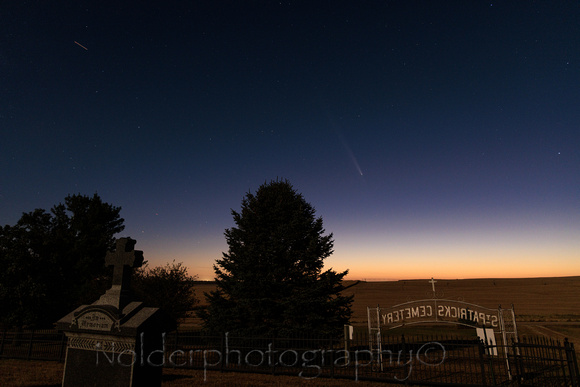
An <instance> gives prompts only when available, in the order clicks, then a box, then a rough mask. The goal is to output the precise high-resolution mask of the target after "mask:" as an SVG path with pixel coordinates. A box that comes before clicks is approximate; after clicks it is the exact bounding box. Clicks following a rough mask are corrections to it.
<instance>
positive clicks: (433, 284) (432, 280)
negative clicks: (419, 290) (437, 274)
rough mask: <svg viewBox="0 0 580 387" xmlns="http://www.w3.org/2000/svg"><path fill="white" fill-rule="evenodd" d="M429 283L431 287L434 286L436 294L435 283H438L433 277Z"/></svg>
mask: <svg viewBox="0 0 580 387" xmlns="http://www.w3.org/2000/svg"><path fill="white" fill-rule="evenodd" d="M428 282H429V283H430V284H431V286H433V293H435V282H437V281H435V280H434V279H433V277H431V281H428Z"/></svg>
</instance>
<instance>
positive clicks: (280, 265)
mask: <svg viewBox="0 0 580 387" xmlns="http://www.w3.org/2000/svg"><path fill="white" fill-rule="evenodd" d="M232 215H233V218H234V222H235V224H236V227H232V228H230V229H227V230H226V231H225V237H226V241H227V243H228V245H229V250H228V252H227V253H223V257H222V259H219V260H217V261H216V264H215V265H214V270H215V273H216V281H217V289H216V291H213V292H211V293H210V294H206V297H207V299H208V301H209V305H208V306H207V308H206V309H204V310H202V312H201V313H200V316H201V317H202V318H203V319H204V321H205V326H206V327H207V328H208V329H209V330H212V331H217V332H232V333H237V334H245V335H268V336H276V335H277V336H284V335H288V334H294V333H297V332H311V333H318V334H320V333H339V332H342V329H343V325H344V324H345V323H347V322H348V321H349V318H350V315H351V310H350V305H351V303H352V296H351V297H346V296H343V295H341V294H340V292H341V291H342V290H343V289H344V287H343V285H342V279H343V277H344V276H345V275H346V274H347V272H348V271H344V272H342V273H337V272H335V271H333V270H332V269H330V270H326V271H324V272H323V271H322V269H323V265H324V259H326V258H327V257H329V256H330V255H331V254H332V252H333V250H332V248H333V243H334V242H333V240H332V234H329V235H323V233H324V231H325V230H324V229H323V226H322V218H316V217H315V210H314V208H313V207H312V206H311V205H310V204H309V203H307V202H306V201H305V200H304V198H303V197H302V195H301V194H299V193H297V192H296V191H295V190H294V189H293V187H292V186H291V185H290V183H289V182H288V181H272V182H270V183H269V184H264V185H262V186H261V187H260V188H259V189H258V191H257V192H256V194H255V195H254V194H252V193H248V194H246V196H245V198H244V199H243V201H242V209H241V212H239V213H238V212H236V211H234V210H232Z"/></svg>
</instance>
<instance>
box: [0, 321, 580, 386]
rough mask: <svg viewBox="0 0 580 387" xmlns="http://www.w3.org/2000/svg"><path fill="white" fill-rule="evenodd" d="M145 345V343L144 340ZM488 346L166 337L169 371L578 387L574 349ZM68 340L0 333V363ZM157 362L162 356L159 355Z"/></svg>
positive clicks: (58, 349) (473, 342)
mask: <svg viewBox="0 0 580 387" xmlns="http://www.w3.org/2000/svg"><path fill="white" fill-rule="evenodd" d="M144 337H145V339H147V336H144ZM499 339H500V340H498V342H497V344H494V345H485V344H484V343H483V342H482V341H481V340H479V339H478V338H477V337H472V338H470V337H467V338H466V337H456V336H442V335H438V336H404V335H402V336H401V335H397V336H394V335H392V336H389V335H384V336H382V337H369V335H368V334H367V333H366V332H360V333H357V334H355V335H354V336H353V338H352V339H345V338H336V337H319V336H308V335H302V336H296V337H290V338H256V337H251V338H249V337H237V336H234V335H230V334H228V333H225V334H222V335H214V336H212V335H207V334H204V333H203V332H200V331H176V332H170V333H167V334H164V337H163V342H164V346H163V350H162V355H163V356H157V357H155V358H154V362H155V364H159V365H160V366H164V367H177V368H193V369H203V370H220V371H232V372H251V373H268V374H274V375H295V376H298V377H301V378H304V379H308V378H319V377H326V378H349V379H354V380H374V381H384V382H401V383H403V382H408V383H412V384H418V385H458V384H460V385H472V386H483V385H490V386H497V385H522V386H578V387H580V383H579V380H580V376H579V375H580V374H579V372H578V362H577V359H576V353H575V351H574V345H573V344H572V343H569V342H568V341H567V340H566V341H564V343H560V342H557V341H554V340H549V339H542V338H533V339H526V340H521V341H520V342H514V343H502V342H501V338H499ZM65 354H66V337H65V336H64V334H62V333H59V332H56V331H53V330H42V331H41V330H36V331H27V330H25V331H20V332H0V357H3V358H20V359H29V360H32V359H38V360H57V361H64V358H65ZM158 355H159V354H158Z"/></svg>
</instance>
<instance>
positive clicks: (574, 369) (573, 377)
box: [564, 338, 580, 387]
mask: <svg viewBox="0 0 580 387" xmlns="http://www.w3.org/2000/svg"><path fill="white" fill-rule="evenodd" d="M564 348H565V352H566V362H567V363H568V369H569V371H570V381H571V385H572V387H578V386H580V372H578V361H577V360H576V351H575V350H574V343H570V342H569V341H568V338H565V339H564Z"/></svg>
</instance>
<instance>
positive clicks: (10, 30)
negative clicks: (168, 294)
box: [0, 1, 580, 278]
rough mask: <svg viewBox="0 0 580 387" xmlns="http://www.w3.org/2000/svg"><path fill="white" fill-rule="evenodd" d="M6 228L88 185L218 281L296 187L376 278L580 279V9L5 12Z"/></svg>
mask: <svg viewBox="0 0 580 387" xmlns="http://www.w3.org/2000/svg"><path fill="white" fill-rule="evenodd" d="M0 19H1V20H0V39H1V40H0V90H1V93H0V132H1V138H2V141H1V142H0V224H14V223H15V222H16V221H17V220H18V218H19V217H20V215H21V214H22V212H28V211H31V210H33V209H34V208H50V207H51V206H53V205H54V204H56V203H58V202H61V201H63V199H64V197H65V196H66V195H67V194H72V193H82V194H87V195H92V194H93V193H94V192H97V193H98V194H99V195H100V196H101V197H102V198H103V200H105V201H107V202H109V203H112V204H114V205H117V206H121V207H122V208H123V210H122V212H121V214H122V216H123V217H124V218H125V220H126V222H125V223H126V226H127V228H126V230H125V231H124V232H123V236H131V237H133V238H135V239H137V243H138V244H137V247H138V248H139V249H142V250H144V252H145V257H146V259H149V260H150V261H151V263H153V264H162V263H164V262H167V261H171V260H173V259H175V260H176V261H183V262H184V263H185V264H186V265H188V266H189V267H190V269H191V272H192V273H193V274H195V273H198V274H199V275H200V277H202V278H209V277H211V276H212V269H211V266H212V264H213V263H214V261H215V259H217V258H220V256H221V252H222V251H225V250H226V249H227V246H226V244H225V240H224V237H223V231H224V229H225V228H227V227H231V226H232V225H233V221H232V217H231V214H230V209H232V208H233V209H235V210H237V209H239V207H240V204H241V200H242V197H243V196H244V194H245V193H246V192H248V191H249V190H250V191H255V190H256V189H257V188H258V187H259V185H260V184H262V183H264V182H265V181H269V180H271V179H276V178H277V177H280V178H287V179H289V180H290V181H291V183H292V184H293V185H294V187H295V188H296V189H297V190H298V191H300V192H301V193H303V194H304V196H305V198H306V200H307V201H309V202H310V203H312V204H313V205H314V207H315V208H316V209H317V214H318V215H319V216H322V217H323V219H324V222H325V226H326V229H327V231H328V232H333V233H334V237H335V254H334V255H333V256H332V257H331V258H329V260H328V266H333V267H335V269H337V270H345V269H347V268H349V269H350V270H351V274H352V277H356V278H416V277H431V276H439V277H453V278H457V277H459V278H463V277H481V276H495V277H514V276H542V275H579V274H580V259H579V258H580V242H579V240H580V238H578V236H579V232H580V130H579V129H580V109H579V108H578V106H580V87H579V85H580V3H578V2H577V1H562V2H547V1H542V2H534V1H528V2H513V1H509V2H507V1H502V2H491V1H445V2H432V1H431V2H427V1H425V2H413V1H372V2H371V1H356V2H355V1H352V2H346V1H308V2H307V1H304V2H274V1H263V2H254V1H241V2H240V1H223V2H222V1H201V2H194V3H193V4H186V2H174V3H173V2H86V1H85V2H83V1H79V2H74V4H63V3H61V2H46V1H32V2H11V3H7V4H2V5H1V6H0Z"/></svg>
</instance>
